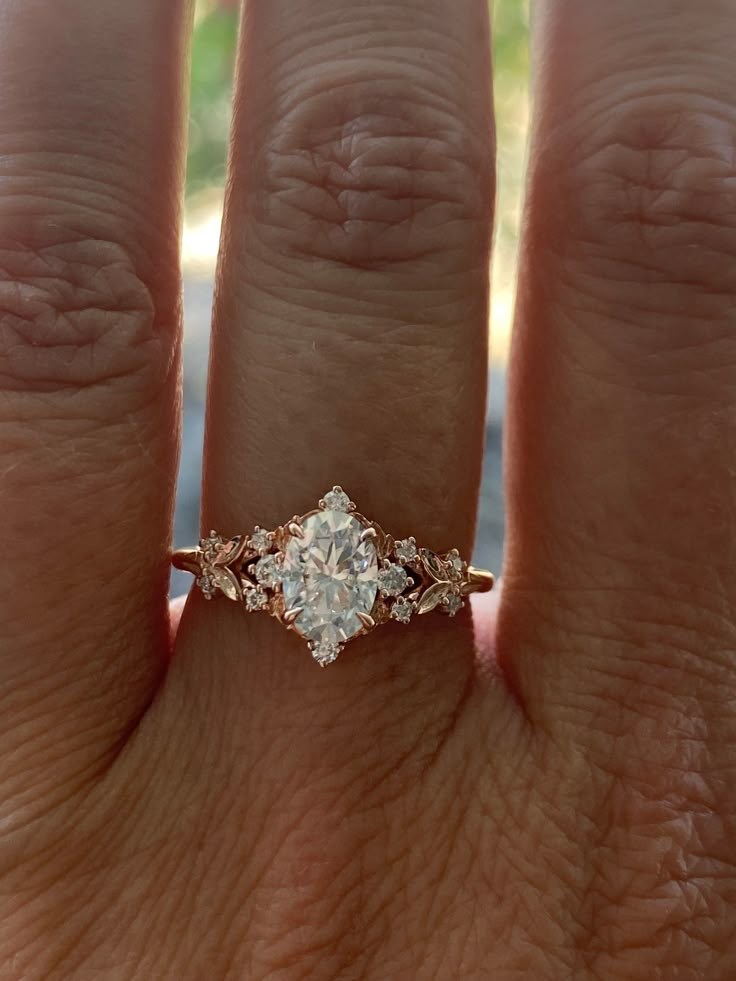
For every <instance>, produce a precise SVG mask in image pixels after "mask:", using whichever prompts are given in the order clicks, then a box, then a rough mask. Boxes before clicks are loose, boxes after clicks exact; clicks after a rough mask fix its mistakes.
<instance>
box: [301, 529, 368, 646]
mask: <svg viewBox="0 0 736 981" xmlns="http://www.w3.org/2000/svg"><path fill="white" fill-rule="evenodd" d="M302 530H303V532H304V537H303V538H296V537H293V538H291V539H290V540H289V543H288V544H287V546H286V549H285V550H284V562H283V566H282V575H283V580H282V583H283V585H282V590H283V593H284V601H285V608H286V610H287V611H288V610H293V609H296V608H297V607H301V609H302V610H303V612H302V613H301V614H300V615H299V617H298V619H297V620H296V621H295V623H294V630H295V631H296V632H297V633H299V634H301V635H302V636H303V637H306V638H307V640H311V641H315V642H316V643H319V642H327V643H331V644H342V643H344V642H345V641H346V640H349V639H350V638H351V637H353V636H354V635H355V634H357V633H358V632H359V631H360V630H361V629H362V628H363V624H362V623H361V622H360V618H359V617H358V614H359V613H370V612H371V610H372V609H373V604H374V602H375V599H376V592H377V589H378V555H377V554H376V547H375V545H374V544H373V542H372V541H371V540H370V539H367V540H366V541H364V542H361V540H360V536H361V534H362V532H363V531H364V530H365V526H364V525H363V524H361V522H360V521H358V519H357V518H355V517H354V516H353V515H352V514H348V513H347V512H345V511H318V512H316V513H315V514H310V515H309V516H308V517H307V518H305V519H304V520H303V521H302Z"/></svg>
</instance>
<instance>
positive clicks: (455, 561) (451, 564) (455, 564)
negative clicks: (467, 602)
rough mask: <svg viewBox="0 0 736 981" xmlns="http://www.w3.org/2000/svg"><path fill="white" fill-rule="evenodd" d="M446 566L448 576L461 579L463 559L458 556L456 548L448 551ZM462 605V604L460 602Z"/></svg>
mask: <svg viewBox="0 0 736 981" xmlns="http://www.w3.org/2000/svg"><path fill="white" fill-rule="evenodd" d="M447 566H448V568H449V570H450V578H451V579H453V580H458V579H462V576H463V560H462V559H461V558H460V553H459V552H458V550H457V549H456V548H454V549H453V550H452V551H451V552H449V553H448V556H447ZM461 605H462V604H461Z"/></svg>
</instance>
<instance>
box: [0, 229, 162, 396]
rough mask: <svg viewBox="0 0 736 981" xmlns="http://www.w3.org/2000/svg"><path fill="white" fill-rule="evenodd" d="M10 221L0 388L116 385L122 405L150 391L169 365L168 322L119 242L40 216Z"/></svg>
mask: <svg viewBox="0 0 736 981" xmlns="http://www.w3.org/2000/svg"><path fill="white" fill-rule="evenodd" d="M11 225H12V223H8V222H5V221H3V222H2V224H1V225H0V391H3V392H4V393H12V392H16V393H20V392H25V393H31V394H36V395H41V396H44V395H49V394H51V395H53V394H58V393H62V392H64V391H74V392H77V393H79V392H83V391H87V390H90V391H92V390H93V391H94V392H95V394H96V395H99V389H100V387H103V388H104V389H105V390H111V391H112V390H115V389H117V387H118V385H122V386H124V388H125V391H126V398H127V399H128V404H127V407H130V401H129V400H130V397H131V395H132V397H133V398H135V397H136V395H139V396H140V397H141V399H147V398H149V397H150V393H151V390H152V389H155V388H157V387H158V386H160V384H161V383H162V381H163V378H164V377H166V376H167V374H168V372H169V371H170V366H171V363H172V359H173V354H172V344H171V341H172V332H171V331H170V330H168V331H167V330H166V329H165V325H164V324H162V323H160V320H161V318H160V317H159V311H158V308H157V304H156V302H155V296H154V293H153V291H152V290H151V288H150V287H149V285H148V284H147V283H146V281H145V280H144V279H143V277H142V276H141V274H140V273H139V271H138V268H137V262H136V259H135V257H134V256H133V255H132V254H131V252H130V251H129V250H128V248H126V247H125V246H124V245H122V244H120V243H119V242H118V241H116V240H115V238H114V236H101V235H95V234H90V233H87V234H84V233H80V232H78V231H77V230H76V229H74V230H72V229H67V228H63V227H61V226H59V225H53V226H52V225H51V224H50V223H48V222H43V221H36V222H33V221H31V222H30V223H27V225H26V227H24V228H23V229H22V230H18V229H17V228H16V229H14V228H12V227H10V226H11ZM162 328H163V329H162Z"/></svg>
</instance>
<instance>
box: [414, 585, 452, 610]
mask: <svg viewBox="0 0 736 981" xmlns="http://www.w3.org/2000/svg"><path fill="white" fill-rule="evenodd" d="M447 590H448V584H447V583H446V582H436V583H434V584H433V585H432V586H430V587H429V589H428V590H427V591H426V592H425V593H424V595H423V596H422V598H421V599H420V600H419V602H418V603H417V613H419V614H421V613H429V612H430V610H433V609H434V608H435V607H436V606H437V605H438V604H439V603H441V602H442V600H443V599H444V598H445V596H446V595H447Z"/></svg>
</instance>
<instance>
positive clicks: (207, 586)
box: [197, 572, 217, 599]
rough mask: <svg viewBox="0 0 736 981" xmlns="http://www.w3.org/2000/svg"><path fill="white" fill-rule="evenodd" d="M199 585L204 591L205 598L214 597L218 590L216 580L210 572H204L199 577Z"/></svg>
mask: <svg viewBox="0 0 736 981" xmlns="http://www.w3.org/2000/svg"><path fill="white" fill-rule="evenodd" d="M197 585H198V586H199V588H200V589H201V590H202V592H203V593H204V596H205V599H212V597H213V596H214V595H215V593H216V592H217V586H216V585H215V580H214V579H213V578H212V576H211V575H210V574H209V572H203V573H202V575H201V576H200V577H199V578H198V579H197Z"/></svg>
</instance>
